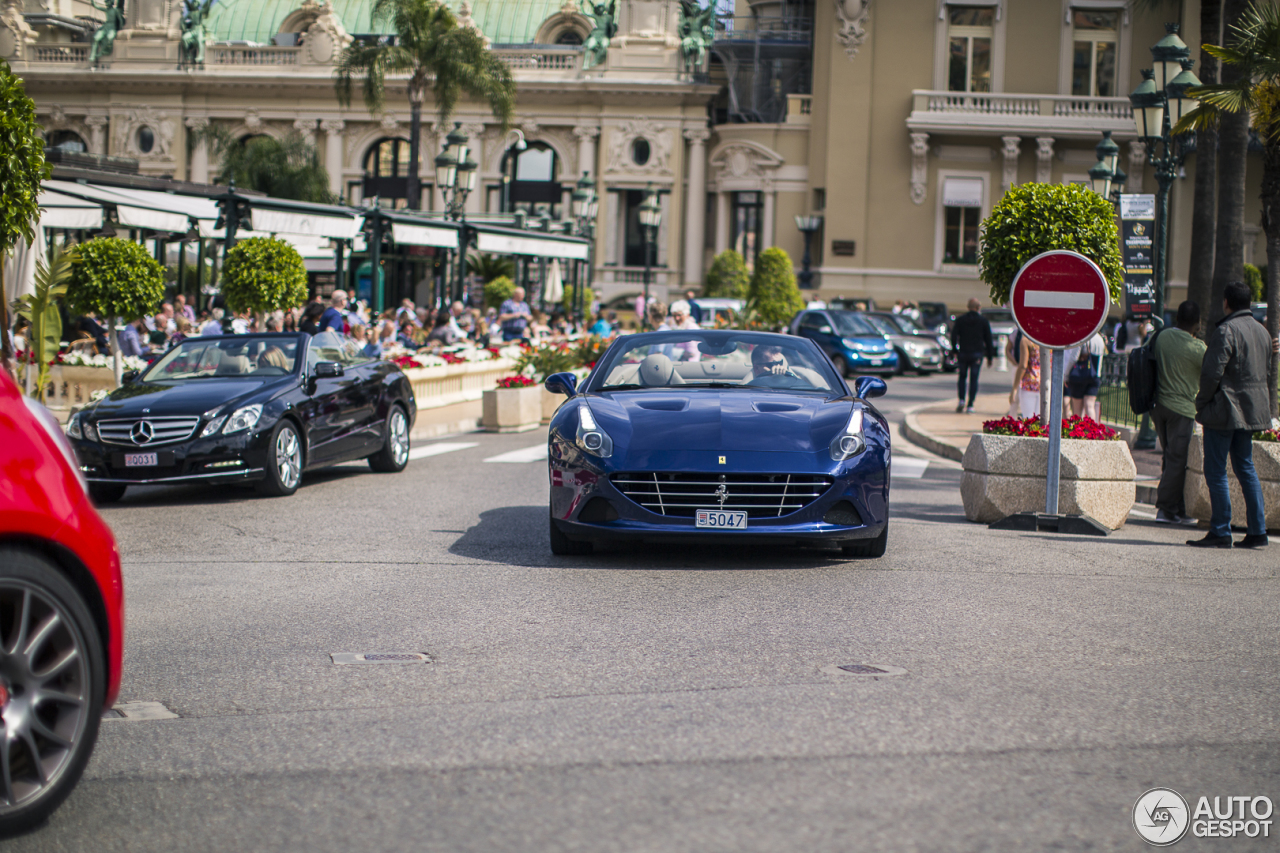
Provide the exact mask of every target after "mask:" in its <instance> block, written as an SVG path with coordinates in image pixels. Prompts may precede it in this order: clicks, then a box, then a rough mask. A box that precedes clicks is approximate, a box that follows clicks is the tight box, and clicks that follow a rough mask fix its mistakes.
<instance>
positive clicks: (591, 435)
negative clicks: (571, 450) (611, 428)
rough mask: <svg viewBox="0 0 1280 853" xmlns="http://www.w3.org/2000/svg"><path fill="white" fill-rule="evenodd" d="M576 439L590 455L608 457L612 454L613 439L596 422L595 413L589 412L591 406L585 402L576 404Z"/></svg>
mask: <svg viewBox="0 0 1280 853" xmlns="http://www.w3.org/2000/svg"><path fill="white" fill-rule="evenodd" d="M577 441H578V446H579V447H581V448H582V449H583V450H585V451H587V452H588V453H590V454H591V455H592V456H599V457H600V458H602V459H608V458H609V457H610V456H612V455H613V439H612V438H609V433H607V432H605V431H604V430H602V429H601V428H600V425H599V424H597V423H596V418H595V415H593V414H591V408H590V407H589V406H587V404H586V403H581V404H579V406H578V435H577Z"/></svg>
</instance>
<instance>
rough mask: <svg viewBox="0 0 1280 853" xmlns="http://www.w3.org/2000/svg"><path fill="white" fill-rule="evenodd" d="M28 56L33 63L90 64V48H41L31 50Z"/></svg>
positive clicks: (36, 47) (35, 47)
mask: <svg viewBox="0 0 1280 853" xmlns="http://www.w3.org/2000/svg"><path fill="white" fill-rule="evenodd" d="M30 51H31V53H30V54H28V55H29V56H30V58H31V61H32V62H61V63H74V62H88V61H89V48H88V47H87V46H86V47H63V46H59V47H39V46H34V47H31V48H30Z"/></svg>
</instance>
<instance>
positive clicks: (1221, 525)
mask: <svg viewBox="0 0 1280 853" xmlns="http://www.w3.org/2000/svg"><path fill="white" fill-rule="evenodd" d="M1251 299H1252V293H1251V291H1250V289H1249V286H1248V285H1247V284H1245V283H1244V282H1242V281H1233V282H1231V283H1230V284H1228V285H1227V288H1226V293H1225V298H1224V299H1223V310H1224V311H1225V312H1226V314H1227V316H1226V317H1224V318H1223V319H1222V320H1220V321H1219V322H1218V325H1217V326H1216V327H1215V328H1214V330H1213V334H1212V335H1210V336H1209V345H1208V348H1207V350H1206V351H1205V355H1204V364H1203V367H1202V369H1201V372H1200V391H1199V393H1198V394H1196V420H1197V421H1199V422H1200V423H1201V424H1203V425H1204V479H1205V483H1206V485H1208V487H1209V503H1210V506H1211V507H1212V514H1211V517H1210V519H1209V532H1208V534H1206V535H1205V537H1204V538H1203V539H1188V540H1187V544H1188V545H1195V546H1197V547H1201V548H1230V547H1232V540H1231V492H1230V491H1229V489H1228V487H1227V456H1228V455H1230V456H1231V467H1232V468H1233V469H1235V472H1236V479H1238V480H1239V481H1240V490H1241V491H1242V492H1243V493H1244V503H1245V508H1246V513H1245V517H1246V518H1247V519H1248V535H1246V536H1245V537H1244V539H1242V540H1240V541H1239V542H1236V543H1234V544H1235V547H1237V548H1265V547H1266V546H1267V526H1266V511H1265V508H1264V507H1263V503H1262V486H1261V484H1260V483H1259V482H1258V472H1257V471H1255V470H1254V467H1253V433H1254V432H1255V431H1257V430H1263V429H1270V428H1271V400H1270V396H1269V395H1268V393H1267V367H1268V364H1269V359H1270V357H1271V352H1272V344H1271V337H1270V335H1268V334H1267V330H1266V329H1264V328H1263V327H1262V326H1261V325H1260V324H1259V323H1258V322H1257V321H1256V320H1254V319H1253V314H1252V313H1251V312H1250V311H1249V303H1250V301H1251Z"/></svg>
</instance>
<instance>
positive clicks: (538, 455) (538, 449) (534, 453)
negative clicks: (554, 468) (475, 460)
mask: <svg viewBox="0 0 1280 853" xmlns="http://www.w3.org/2000/svg"><path fill="white" fill-rule="evenodd" d="M546 458H547V446H546V445H545V444H535V445H534V446H533V447H525V448H522V449H520V450H512V451H511V452H510V453H502V454H499V455H497V456H490V457H489V458H488V459H486V460H484V461H485V462H538V461H540V460H543V459H546Z"/></svg>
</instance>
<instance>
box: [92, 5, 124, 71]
mask: <svg viewBox="0 0 1280 853" xmlns="http://www.w3.org/2000/svg"><path fill="white" fill-rule="evenodd" d="M106 3H107V5H105V6H99V5H98V4H97V3H96V2H94V0H89V5H91V6H93V8H95V9H97V10H98V11H99V12H103V13H105V14H106V16H107V17H106V19H105V20H103V22H102V26H100V27H98V28H97V29H96V30H94V32H93V43H92V44H91V45H90V46H89V61H90V62H97V61H98V60H99V59H101V58H102V57H104V56H110V55H111V51H112V50H113V49H115V46H116V33H118V32H119V31H120V30H122V29H124V26H125V23H124V0H106Z"/></svg>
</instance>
